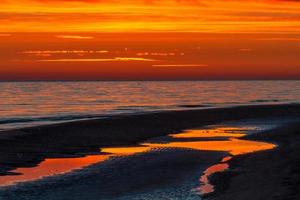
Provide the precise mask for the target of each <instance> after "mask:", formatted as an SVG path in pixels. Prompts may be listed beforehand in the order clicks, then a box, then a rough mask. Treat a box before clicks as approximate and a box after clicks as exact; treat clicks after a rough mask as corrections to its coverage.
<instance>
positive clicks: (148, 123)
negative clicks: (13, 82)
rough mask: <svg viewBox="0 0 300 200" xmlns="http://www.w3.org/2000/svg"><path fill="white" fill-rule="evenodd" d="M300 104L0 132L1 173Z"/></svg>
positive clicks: (285, 112)
mask: <svg viewBox="0 0 300 200" xmlns="http://www.w3.org/2000/svg"><path fill="white" fill-rule="evenodd" d="M299 116H300V105H299V104H287V105H260V106H259V105H258V106H241V107H234V108H215V109H206V110H185V111H166V112H160V113H150V114H140V115H123V116H116V117H112V118H109V119H99V120H87V121H78V122H70V123H64V124H58V125H49V126H40V127H34V128H24V129H19V130H12V131H5V132H0V169H1V170H0V174H1V173H2V174H3V173H6V172H7V170H11V169H14V168H18V167H24V166H35V165H37V164H38V163H40V162H41V161H43V160H44V159H45V158H55V157H61V156H66V154H70V155H74V154H78V153H80V154H84V153H87V154H90V153H95V152H98V151H99V147H105V146H120V145H130V144H136V143H138V142H141V141H143V140H146V139H148V138H152V137H157V136H163V135H167V134H171V133H178V132H180V131H181V130H184V129H191V128H197V127H199V126H202V125H209V124H216V123H219V122H223V121H228V120H240V119H249V118H252V119H257V118H265V117H282V118H284V117H299Z"/></svg>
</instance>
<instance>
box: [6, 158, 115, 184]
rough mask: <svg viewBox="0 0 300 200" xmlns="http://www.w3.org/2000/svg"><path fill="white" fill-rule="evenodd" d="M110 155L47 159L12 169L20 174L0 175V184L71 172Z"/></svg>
mask: <svg viewBox="0 0 300 200" xmlns="http://www.w3.org/2000/svg"><path fill="white" fill-rule="evenodd" d="M109 157H110V156H109V155H93V156H86V157H82V158H57V159H46V160H45V161H43V162H42V163H41V164H40V165H38V166H37V167H32V168H18V169H16V170H14V171H12V172H14V173H20V175H9V176H0V186H7V185H13V184H15V183H18V182H25V181H33V180H37V179H41V178H43V177H47V176H53V175H58V174H63V173H67V172H71V171H73V170H76V169H81V168H83V167H86V166H89V165H92V164H95V163H98V162H102V161H104V160H106V159H108V158H109Z"/></svg>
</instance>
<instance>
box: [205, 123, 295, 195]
mask: <svg viewBox="0 0 300 200" xmlns="http://www.w3.org/2000/svg"><path fill="white" fill-rule="evenodd" d="M246 139H250V140H259V141H267V142H272V143H276V144H278V145H279V146H278V148H276V149H273V150H268V151H263V152H257V153H253V154H247V155H241V156H237V157H234V158H233V159H232V160H231V161H230V166H231V167H230V168H231V170H229V171H228V172H225V173H220V174H215V175H214V176H213V177H211V182H213V183H214V184H215V185H216V187H217V191H216V192H215V193H213V194H212V195H209V196H208V197H207V198H208V199H211V200H298V199H300V168H299V166H300V124H289V125H286V126H284V127H281V128H278V129H275V130H272V131H267V132H265V133H261V134H257V135H250V136H246Z"/></svg>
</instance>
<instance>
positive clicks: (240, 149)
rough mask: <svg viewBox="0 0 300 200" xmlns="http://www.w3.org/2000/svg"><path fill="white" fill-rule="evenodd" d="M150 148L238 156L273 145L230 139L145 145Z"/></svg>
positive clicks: (272, 146) (269, 147)
mask: <svg viewBox="0 0 300 200" xmlns="http://www.w3.org/2000/svg"><path fill="white" fill-rule="evenodd" d="M147 145H149V146H151V147H178V148H190V149H196V150H207V151H226V152H229V153H230V154H231V155H240V154H246V153H251V152H256V151H262V150H267V149H272V148H274V147H275V145H274V144H270V143H265V142H256V141H249V140H241V139H235V138H231V139H230V140H226V141H196V142H171V143H167V144H147Z"/></svg>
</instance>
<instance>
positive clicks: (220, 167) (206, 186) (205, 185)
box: [196, 163, 229, 195]
mask: <svg viewBox="0 0 300 200" xmlns="http://www.w3.org/2000/svg"><path fill="white" fill-rule="evenodd" d="M228 168H229V165H228V164H227V163H221V164H216V165H213V166H211V167H209V168H208V169H206V170H205V172H204V174H203V176H201V178H200V182H201V185H200V187H199V188H197V189H196V191H198V192H199V193H200V194H202V195H203V194H208V193H211V192H213V191H214V186H213V185H212V184H210V183H209V179H208V177H209V176H211V175H212V174H215V173H217V172H222V171H225V170H227V169H228Z"/></svg>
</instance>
